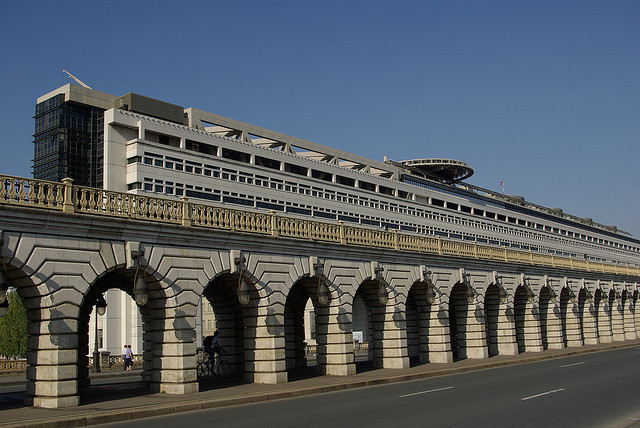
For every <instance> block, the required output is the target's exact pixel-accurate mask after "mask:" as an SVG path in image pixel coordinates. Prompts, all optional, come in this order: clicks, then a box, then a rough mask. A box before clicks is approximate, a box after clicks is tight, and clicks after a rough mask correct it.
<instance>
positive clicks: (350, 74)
mask: <svg viewBox="0 0 640 428" xmlns="http://www.w3.org/2000/svg"><path fill="white" fill-rule="evenodd" d="M0 40H1V41H0V43H1V46H2V50H1V52H2V55H1V57H0V58H1V59H0V61H1V62H2V65H3V66H2V73H1V74H0V76H2V79H1V80H0V88H1V89H2V92H1V93H2V97H0V103H1V104H0V105H1V107H0V108H1V114H0V127H1V129H2V133H1V135H0V144H2V147H3V156H2V157H0V173H2V174H9V175H17V176H23V177H29V176H31V159H32V157H33V145H32V134H33V119H32V116H33V114H34V105H35V100H36V98H37V97H38V96H40V95H42V94H44V93H46V92H48V91H50V90H52V89H55V88H57V87H59V86H62V85H64V84H66V83H68V82H70V79H69V78H68V77H67V76H66V75H65V74H64V73H62V69H66V70H69V71H70V72H71V73H73V74H74V75H76V76H77V77H78V78H80V79H81V80H83V81H84V82H86V83H87V84H89V85H90V86H92V87H93V88H94V89H97V90H100V91H104V92H108V93H111V94H115V95H123V94H125V93H128V92H136V93H139V94H142V95H146V96H149V97H154V98H158V99H161V100H164V101H169V102H173V103H176V104H179V105H182V106H185V107H196V108H199V109H202V110H206V111H210V112H213V113H217V114H220V115H223V116H228V117H232V118H234V119H238V120H242V121H245V122H249V123H252V124H254V125H258V126H262V127H264V128H268V129H273V130H276V131H279V132H283V133H286V134H289V135H293V136H296V137H299V138H303V139H306V140H310V141H313V142H316V143H320V144H323V145H327V146H331V147H335V148H340V149H343V150H346V151H349V152H352V153H356V154H359V155H362V156H366V157H369V158H372V159H376V160H382V159H383V157H384V156H385V155H387V156H388V157H389V158H390V159H394V160H403V159H411V158H417V157H447V158H453V159H458V160H462V161H465V162H467V163H470V164H471V165H473V167H474V168H475V170H476V174H475V175H474V176H473V177H472V178H471V179H470V180H469V182H471V183H472V184H476V185H479V186H483V187H486V188H489V189H492V190H496V191H500V182H501V181H504V187H505V192H506V193H509V194H514V195H522V196H524V197H525V198H526V199H527V200H529V201H532V202H535V203H538V204H542V205H546V206H549V207H559V208H562V209H564V211H565V212H568V213H571V214H575V215H578V216H582V217H591V218H593V219H594V220H595V221H598V222H600V223H604V224H613V225H616V226H618V227H619V228H621V229H623V230H626V231H628V232H630V233H632V234H633V235H634V236H635V237H640V216H639V215H638V213H639V212H640V197H639V194H640V177H639V176H638V171H639V167H638V161H639V160H640V145H639V137H640V118H639V117H638V112H639V109H638V107H639V106H638V104H639V99H640V98H639V95H640V57H639V53H640V2H637V1H606V2H605V1H535V2H529V1H527V2H525V1H394V2H391V1H375V0H368V1H332V0H323V1H316V2H312V1H278V0H275V1H207V2H180V3H179V2H175V1H155V2H133V1H132V2H119V1H112V2H70V1H55V2H53V1H25V2H11V3H9V4H8V5H5V8H4V10H3V14H2V17H1V18H0Z"/></svg>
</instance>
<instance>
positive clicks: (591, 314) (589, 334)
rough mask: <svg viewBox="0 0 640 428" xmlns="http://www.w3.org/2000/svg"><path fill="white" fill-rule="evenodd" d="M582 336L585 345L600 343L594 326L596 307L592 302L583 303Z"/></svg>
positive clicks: (596, 327)
mask: <svg viewBox="0 0 640 428" xmlns="http://www.w3.org/2000/svg"><path fill="white" fill-rule="evenodd" d="M582 334H583V341H584V344H585V345H597V344H598V343H600V341H599V340H598V326H597V324H596V307H595V305H594V304H593V301H587V302H585V303H584V310H583V312H582Z"/></svg>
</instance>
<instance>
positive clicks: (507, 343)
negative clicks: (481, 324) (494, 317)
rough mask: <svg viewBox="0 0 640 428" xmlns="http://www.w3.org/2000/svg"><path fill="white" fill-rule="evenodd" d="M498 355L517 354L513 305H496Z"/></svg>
mask: <svg viewBox="0 0 640 428" xmlns="http://www.w3.org/2000/svg"><path fill="white" fill-rule="evenodd" d="M496 331H497V340H498V343H497V346H498V355H517V354H518V343H517V342H516V326H515V318H514V312H513V307H512V306H510V305H509V304H507V303H506V302H505V303H500V305H499V306H498V325H497V329H496Z"/></svg>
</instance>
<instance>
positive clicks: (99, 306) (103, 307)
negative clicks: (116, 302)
mask: <svg viewBox="0 0 640 428" xmlns="http://www.w3.org/2000/svg"><path fill="white" fill-rule="evenodd" d="M96 310H97V311H98V315H100V316H102V315H104V314H105V312H106V311H107V301H106V300H104V296H102V294H101V295H100V297H98V300H97V301H96Z"/></svg>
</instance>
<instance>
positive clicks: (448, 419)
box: [103, 348, 640, 428]
mask: <svg viewBox="0 0 640 428" xmlns="http://www.w3.org/2000/svg"><path fill="white" fill-rule="evenodd" d="M639 359H640V348H626V349H620V350H614V351H607V352H599V353H593V354H583V355H579V356H574V357H568V358H562V359H554V360H546V361H542V362H537V363H530V364H522V365H517V366H507V367H502V368H496V369H490V370H482V371H477V372H470V373H464V374H457V375H451V376H442V377H437V378H431V379H426V380H420V381H413V382H404V383H397V384H390V385H384V386H377V387H371V388H360V389H354V390H348V391H342V392H336V393H331V394H324V395H316V396H310V397H305V398H296V399H288V400H279V401H274V402H268V403H259V404H251V405H244V406H234V407H227V408H222V409H214V410H207V411H198V412H188V413H180V414H176V415H170V416H163V417H157V418H149V419H144V420H139V421H136V422H135V423H136V424H144V425H153V426H154V427H155V428H161V427H180V428H183V427H185V426H209V425H215V426H248V427H249V426H259V427H261V428H264V427H299V426H307V427H321V426H322V427H324V426H331V427H350V428H352V427H355V426H368V427H385V428H388V427H396V426H398V427H399V426H403V427H404V426H434V427H436V426H437V427H463V426H464V427H469V426H473V427H502V426H504V427H506V426H509V427H513V426H518V427H554V426H558V427H560V426H562V427H605V426H606V427H611V426H624V425H626V424H630V423H635V424H640V364H639ZM130 425H131V422H127V423H121V424H107V425H103V426H105V427H107V426H108V427H125V426H127V427H128V426H130Z"/></svg>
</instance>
